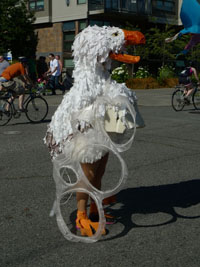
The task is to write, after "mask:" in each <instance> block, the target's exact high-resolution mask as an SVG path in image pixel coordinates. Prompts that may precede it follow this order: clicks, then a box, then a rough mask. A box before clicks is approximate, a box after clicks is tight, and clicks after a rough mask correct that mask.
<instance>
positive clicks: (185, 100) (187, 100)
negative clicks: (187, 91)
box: [184, 97, 190, 105]
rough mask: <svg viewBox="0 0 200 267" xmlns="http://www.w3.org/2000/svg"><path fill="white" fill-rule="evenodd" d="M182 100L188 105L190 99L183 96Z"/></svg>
mask: <svg viewBox="0 0 200 267" xmlns="http://www.w3.org/2000/svg"><path fill="white" fill-rule="evenodd" d="M184 102H185V104H186V105H190V100H189V99H188V98H187V97H185V98H184Z"/></svg>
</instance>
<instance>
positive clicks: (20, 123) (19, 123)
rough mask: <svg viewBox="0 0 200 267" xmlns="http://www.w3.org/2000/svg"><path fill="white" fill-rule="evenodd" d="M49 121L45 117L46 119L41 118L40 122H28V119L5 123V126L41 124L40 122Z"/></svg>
mask: <svg viewBox="0 0 200 267" xmlns="http://www.w3.org/2000/svg"><path fill="white" fill-rule="evenodd" d="M49 122H51V120H50V119H47V120H43V121H40V122H30V121H26V122H16V123H8V124H7V125H5V126H11V125H12V126H14V125H25V124H42V123H49Z"/></svg>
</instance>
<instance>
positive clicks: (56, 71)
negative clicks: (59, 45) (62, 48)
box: [47, 53, 64, 95]
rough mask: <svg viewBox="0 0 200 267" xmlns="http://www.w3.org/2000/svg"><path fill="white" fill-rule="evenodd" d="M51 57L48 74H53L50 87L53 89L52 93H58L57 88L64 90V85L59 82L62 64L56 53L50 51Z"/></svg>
mask: <svg viewBox="0 0 200 267" xmlns="http://www.w3.org/2000/svg"><path fill="white" fill-rule="evenodd" d="M49 59H50V68H49V70H48V71H47V74H50V75H51V78H50V84H49V87H50V88H51V90H52V95H56V89H57V88H58V89H60V90H61V91H63V92H64V88H63V86H62V85H61V84H60V83H59V77H60V74H61V72H60V66H59V63H58V60H57V59H56V58H55V56H54V54H52V53H50V54H49Z"/></svg>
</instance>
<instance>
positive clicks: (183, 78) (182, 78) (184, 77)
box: [179, 62, 199, 104]
mask: <svg viewBox="0 0 200 267" xmlns="http://www.w3.org/2000/svg"><path fill="white" fill-rule="evenodd" d="M192 66H193V63H192V62H189V63H187V67H186V68H185V69H184V70H183V71H182V72H181V73H180V75H179V84H182V85H184V86H185V88H186V91H185V97H184V98H185V102H186V103H188V104H189V102H190V101H189V99H188V98H189V96H190V95H191V94H192V92H193V91H194V87H193V84H192V80H191V76H192V75H194V77H195V79H196V81H197V83H198V84H199V77H198V75H197V71H196V69H195V68H194V67H192Z"/></svg>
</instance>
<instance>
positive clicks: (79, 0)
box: [77, 0, 86, 5]
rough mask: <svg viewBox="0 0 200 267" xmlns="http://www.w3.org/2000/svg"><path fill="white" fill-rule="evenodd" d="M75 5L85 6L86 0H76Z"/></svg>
mask: <svg viewBox="0 0 200 267" xmlns="http://www.w3.org/2000/svg"><path fill="white" fill-rule="evenodd" d="M77 4H78V5H80V4H86V0H77Z"/></svg>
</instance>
